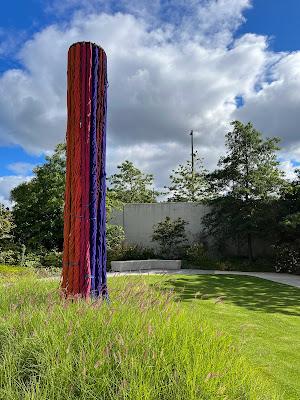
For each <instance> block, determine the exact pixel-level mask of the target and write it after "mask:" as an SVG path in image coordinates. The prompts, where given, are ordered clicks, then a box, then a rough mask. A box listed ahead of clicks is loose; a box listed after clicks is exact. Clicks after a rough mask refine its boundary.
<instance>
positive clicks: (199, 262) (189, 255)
mask: <svg viewBox="0 0 300 400" xmlns="http://www.w3.org/2000/svg"><path fill="white" fill-rule="evenodd" d="M184 258H185V259H186V260H187V261H188V263H190V264H192V265H194V266H199V267H201V268H207V267H208V268H212V267H213V266H214V263H215V261H214V260H213V259H212V258H211V257H210V256H209V255H208V254H207V249H206V246H205V245H204V243H193V244H192V245H191V246H189V247H187V249H186V252H185V257H184Z"/></svg>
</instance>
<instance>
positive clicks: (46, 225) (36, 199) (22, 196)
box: [11, 144, 66, 250]
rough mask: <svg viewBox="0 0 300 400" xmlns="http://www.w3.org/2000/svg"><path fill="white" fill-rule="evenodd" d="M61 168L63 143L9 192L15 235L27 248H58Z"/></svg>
mask: <svg viewBox="0 0 300 400" xmlns="http://www.w3.org/2000/svg"><path fill="white" fill-rule="evenodd" d="M65 169H66V159H65V145H64V144H59V145H58V146H57V147H56V149H55V152H54V154H53V155H52V156H47V157H46V162H45V164H43V165H40V166H38V167H36V168H35V169H34V177H33V178H32V179H31V180H30V181H29V182H24V183H22V184H21V185H19V186H17V187H16V188H14V189H13V190H12V192H11V199H12V200H13V201H14V203H15V204H14V207H13V216H14V220H15V223H16V227H15V237H16V238H17V239H18V241H19V242H20V243H24V244H26V246H27V247H28V248H30V249H33V250H37V249H39V248H41V247H44V248H45V249H47V250H52V249H59V250H60V249H62V245H63V207H64V191H65Z"/></svg>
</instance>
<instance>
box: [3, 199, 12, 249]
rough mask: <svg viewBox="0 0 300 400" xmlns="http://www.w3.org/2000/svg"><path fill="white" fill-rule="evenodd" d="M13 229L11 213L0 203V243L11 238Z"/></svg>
mask: <svg viewBox="0 0 300 400" xmlns="http://www.w3.org/2000/svg"><path fill="white" fill-rule="evenodd" d="M13 227H14V224H13V217H12V213H11V211H10V210H9V209H8V208H6V207H4V205H3V204H2V203H0V241H3V240H5V239H9V238H11V233H12V229H13ZM0 243H1V242H0Z"/></svg>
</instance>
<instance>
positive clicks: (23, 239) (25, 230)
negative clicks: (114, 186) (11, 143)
mask: <svg viewBox="0 0 300 400" xmlns="http://www.w3.org/2000/svg"><path fill="white" fill-rule="evenodd" d="M65 150H66V148H65V145H64V144H59V145H58V146H57V147H56V150H55V152H54V154H53V155H52V156H50V157H46V163H45V164H43V165H41V166H39V167H37V168H36V169H35V170H34V173H35V176H34V178H33V179H32V180H31V181H29V182H25V183H22V184H21V185H19V186H17V187H16V188H15V189H13V190H12V194H11V197H12V200H13V201H14V202H15V205H14V208H13V216H14V220H15V223H16V226H15V228H14V233H15V237H16V238H18V241H19V243H24V244H26V247H27V249H28V250H29V253H30V254H27V256H26V260H25V261H26V262H25V264H30V265H34V266H41V265H43V266H48V264H49V262H50V261H49V260H50V259H51V262H50V264H54V265H52V266H58V264H59V263H60V261H59V259H60V255H59V252H57V249H58V250H62V247H63V207H64V193H65V170H66V156H65ZM121 206H122V202H121V201H120V199H119V197H118V195H117V194H116V192H115V191H113V190H109V191H108V192H107V217H109V215H110V213H111V211H112V209H118V208H120V207H121ZM6 213H7V215H9V212H8V211H6ZM122 240H123V239H122V232H121V228H120V227H118V228H115V227H111V226H110V225H109V224H107V242H108V247H109V249H110V248H111V247H112V246H114V245H116V243H119V242H120V241H122ZM49 251H50V253H49ZM51 252H52V253H51ZM33 253H34V254H33ZM44 253H47V255H46V256H44V255H43V254H44ZM41 254H42V255H41ZM49 254H50V255H49ZM45 257H46V258H45ZM47 257H50V258H49V260H48V259H47Z"/></svg>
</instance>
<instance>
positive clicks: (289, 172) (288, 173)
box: [279, 160, 297, 181]
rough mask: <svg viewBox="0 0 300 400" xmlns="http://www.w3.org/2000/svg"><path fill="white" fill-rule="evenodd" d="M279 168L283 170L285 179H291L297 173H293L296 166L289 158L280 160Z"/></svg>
mask: <svg viewBox="0 0 300 400" xmlns="http://www.w3.org/2000/svg"><path fill="white" fill-rule="evenodd" d="M279 168H280V169H281V171H283V172H284V175H285V177H286V179H288V180H290V181H293V180H295V179H296V177H297V175H296V173H295V169H296V167H295V166H294V165H293V163H292V162H291V161H290V160H284V161H281V162H280V165H279Z"/></svg>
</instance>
